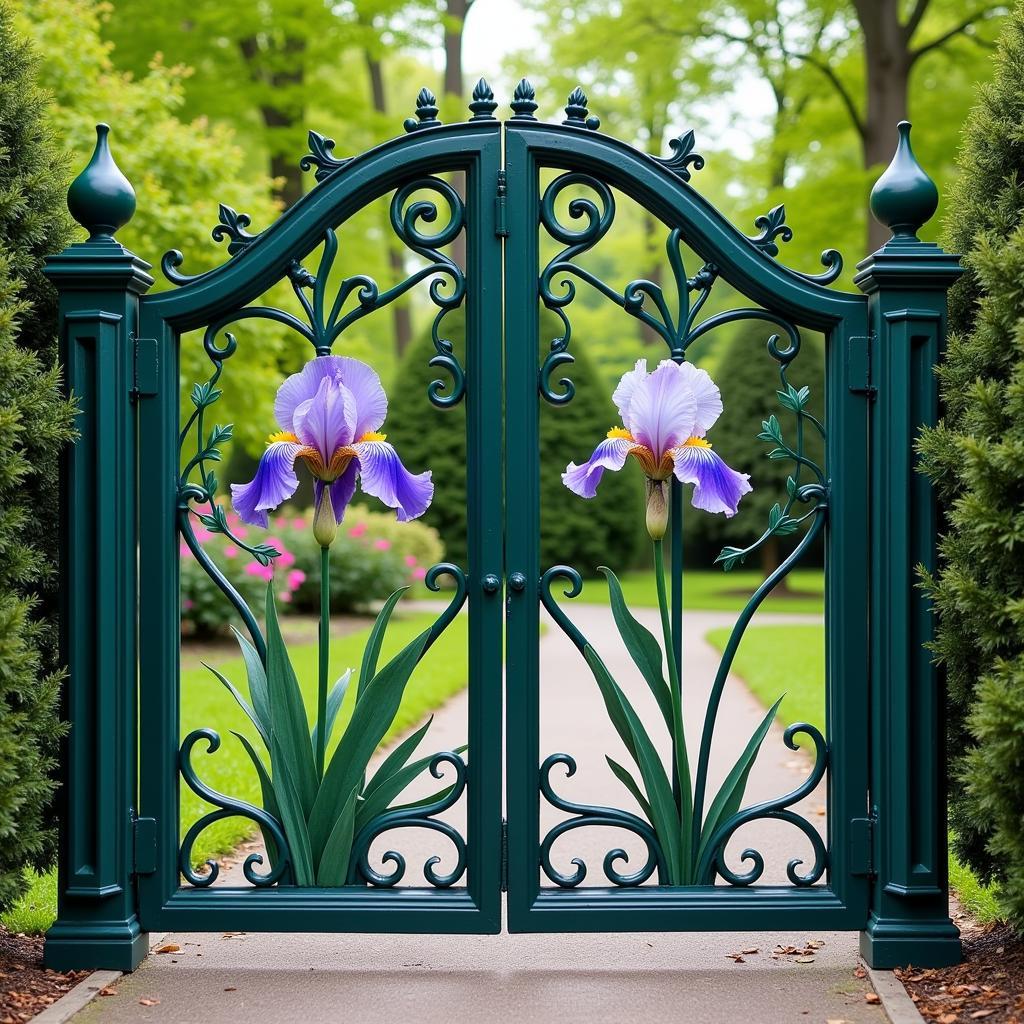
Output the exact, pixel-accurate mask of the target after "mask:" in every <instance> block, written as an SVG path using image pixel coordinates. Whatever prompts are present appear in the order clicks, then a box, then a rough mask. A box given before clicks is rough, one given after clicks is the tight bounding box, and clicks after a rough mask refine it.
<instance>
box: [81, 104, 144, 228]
mask: <svg viewBox="0 0 1024 1024" xmlns="http://www.w3.org/2000/svg"><path fill="white" fill-rule="evenodd" d="M109 135H110V125H109V124H98V125H96V148H95V149H94V150H93V153H92V159H91V160H90V161H89V163H88V164H87V166H86V167H85V169H84V170H83V171H82V173H81V174H79V175H78V177H77V178H75V180H74V181H73V182H72V183H71V187H70V188H69V189H68V209H69V210H70V211H71V216H72V217H74V218H75V220H76V221H78V223H79V224H81V225H82V227H83V228H85V229H86V231H88V232H89V237H90V238H94V239H96V238H112V237H113V236H114V232H115V231H117V229H118V228H122V227H124V225H125V224H127V223H128V221H130V220H131V219H132V214H134V213H135V189H133V188H132V186H131V182H130V181H129V180H128V179H127V178H126V177H125V176H124V175H123V174H122V173H121V170H120V168H119V167H118V166H117V164H115V163H114V158H113V157H112V156H111V155H110V142H109V138H108V136H109Z"/></svg>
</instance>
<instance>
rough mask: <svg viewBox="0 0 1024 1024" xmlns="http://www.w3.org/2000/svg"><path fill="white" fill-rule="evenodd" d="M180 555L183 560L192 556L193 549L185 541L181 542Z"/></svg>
mask: <svg viewBox="0 0 1024 1024" xmlns="http://www.w3.org/2000/svg"><path fill="white" fill-rule="evenodd" d="M178 554H179V555H180V556H181V557H182V558H185V557H187V556H189V555H191V554H192V549H191V548H190V547H189V546H188V545H187V544H186V543H185V542H184V541H181V542H180V543H179V544H178Z"/></svg>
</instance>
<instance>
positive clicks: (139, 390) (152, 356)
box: [129, 334, 159, 402]
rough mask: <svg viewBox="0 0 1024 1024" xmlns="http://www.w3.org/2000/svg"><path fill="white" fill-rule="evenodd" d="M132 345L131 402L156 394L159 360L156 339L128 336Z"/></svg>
mask: <svg viewBox="0 0 1024 1024" xmlns="http://www.w3.org/2000/svg"><path fill="white" fill-rule="evenodd" d="M129 337H130V338H131V341H132V345H133V349H134V352H133V355H134V372H133V374H132V377H133V379H132V390H131V397H132V401H133V402H134V401H136V400H137V399H139V398H151V397H152V396H153V395H155V394H156V393H157V375H158V370H159V359H158V357H157V347H156V338H137V337H135V335H134V334H131V335H129Z"/></svg>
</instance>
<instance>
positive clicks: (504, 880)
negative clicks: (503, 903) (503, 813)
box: [501, 818, 508, 892]
mask: <svg viewBox="0 0 1024 1024" xmlns="http://www.w3.org/2000/svg"><path fill="white" fill-rule="evenodd" d="M501 891H502V892H508V819H506V818H502V819H501Z"/></svg>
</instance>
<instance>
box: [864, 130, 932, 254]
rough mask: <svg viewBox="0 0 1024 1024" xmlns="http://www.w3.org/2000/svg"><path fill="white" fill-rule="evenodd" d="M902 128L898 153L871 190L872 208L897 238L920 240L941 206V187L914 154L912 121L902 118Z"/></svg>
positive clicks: (879, 220) (878, 219) (879, 219)
mask: <svg viewBox="0 0 1024 1024" xmlns="http://www.w3.org/2000/svg"><path fill="white" fill-rule="evenodd" d="M898 131H899V143H898V145H897V146H896V155H895V156H894V157H893V158H892V163H890V164H889V166H888V167H887V168H886V169H885V171H884V172H883V174H882V176H881V177H880V178H879V179H878V181H877V182H875V187H874V188H873V189H872V190H871V200H870V205H871V212H872V214H874V217H875V220H877V221H878V222H879V223H880V224H884V225H885V226H886V227H887V228H889V229H890V230H891V231H892V236H893V238H899V239H903V240H916V239H917V233H918V231H920V230H921V228H922V227H923V226H924V225H925V224H926V223H927V222H928V220H930V219H931V217H932V215H933V214H934V213H935V211H936V209H938V205H939V190H938V189H937V188H936V187H935V182H934V181H932V179H931V178H929V177H928V175H927V174H926V173H925V171H924V168H923V167H922V166H921V165H920V164H919V163H918V162H917V157H915V156H914V151H913V149H912V148H911V146H910V122H909V121H900V123H899V126H898Z"/></svg>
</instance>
